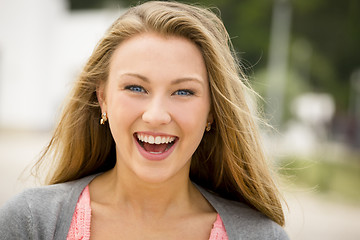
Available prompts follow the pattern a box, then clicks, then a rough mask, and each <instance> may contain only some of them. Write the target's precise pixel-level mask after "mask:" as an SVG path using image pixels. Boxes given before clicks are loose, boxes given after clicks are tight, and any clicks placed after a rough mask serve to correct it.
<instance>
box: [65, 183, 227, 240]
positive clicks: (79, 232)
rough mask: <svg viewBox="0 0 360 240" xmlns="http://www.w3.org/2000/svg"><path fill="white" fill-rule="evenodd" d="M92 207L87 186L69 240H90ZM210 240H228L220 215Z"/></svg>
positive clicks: (75, 213) (75, 214)
mask: <svg viewBox="0 0 360 240" xmlns="http://www.w3.org/2000/svg"><path fill="white" fill-rule="evenodd" d="M90 223H91V206H90V193H89V186H86V187H85V189H84V190H83V192H82V193H81V195H80V197H79V200H78V202H77V204H76V209H75V212H74V215H73V218H72V221H71V225H70V230H69V232H68V235H67V238H66V239H67V240H90ZM209 240H228V237H227V234H226V230H225V226H224V223H223V222H222V220H221V218H220V215H219V214H218V215H217V218H216V221H215V222H214V224H213V228H212V229H211V233H210V238H209Z"/></svg>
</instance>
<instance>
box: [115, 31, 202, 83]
mask: <svg viewBox="0 0 360 240" xmlns="http://www.w3.org/2000/svg"><path fill="white" fill-rule="evenodd" d="M114 71H115V72H116V71H136V73H140V74H145V75H147V74H149V75H151V74H154V73H156V74H157V75H159V74H161V73H163V75H167V76H168V77H183V76H182V75H185V74H198V75H201V76H202V77H203V78H204V79H207V73H206V66H205V62H204V59H203V56H202V53H201V51H200V50H199V48H198V46H197V45H196V44H195V43H193V42H192V41H190V40H188V39H186V38H184V37H178V36H163V35H159V34H155V33H143V34H139V35H136V36H134V37H132V38H130V39H127V40H125V41H123V42H122V43H121V44H120V45H119V46H118V47H117V49H116V50H115V51H114V53H113V56H112V58H111V62H110V74H111V73H112V72H114ZM149 77H151V76H149Z"/></svg>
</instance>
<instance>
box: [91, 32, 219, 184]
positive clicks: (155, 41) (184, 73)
mask: <svg viewBox="0 0 360 240" xmlns="http://www.w3.org/2000/svg"><path fill="white" fill-rule="evenodd" d="M98 97H99V102H100V105H101V108H102V111H103V112H107V115H108V121H109V126H110V130H111V133H112V135H113V138H114V140H115V143H116V154H117V163H116V164H117V166H116V167H117V169H118V170H119V171H121V174H125V175H123V176H129V177H130V176H132V177H137V178H140V179H141V180H143V181H147V182H163V181H166V180H169V179H171V178H173V177H176V176H177V177H181V176H182V177H188V174H189V173H188V172H189V168H190V160H191V156H192V155H193V153H194V152H195V150H196V148H197V147H198V145H199V143H200V141H201V139H202V136H203V134H204V129H205V126H206V123H207V122H208V121H210V122H211V121H212V119H211V115H210V94H209V83H208V78H207V72H206V67H205V63H204V59H203V57H202V54H201V52H200V50H199V49H198V48H197V46H196V45H195V44H194V43H192V42H191V41H189V40H187V39H185V38H181V37H174V36H168V37H164V36H160V35H157V34H154V33H144V34H140V35H137V36H135V37H132V38H130V39H128V40H126V41H124V42H123V43H121V44H120V46H119V47H118V48H117V49H116V51H115V52H114V54H113V56H112V59H111V63H110V69H109V77H108V81H107V83H106V84H105V86H100V88H99V91H98Z"/></svg>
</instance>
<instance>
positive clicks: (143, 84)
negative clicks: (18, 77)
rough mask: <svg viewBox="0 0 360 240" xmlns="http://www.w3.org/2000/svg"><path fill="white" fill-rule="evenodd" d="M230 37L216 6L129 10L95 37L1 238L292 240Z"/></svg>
mask: <svg viewBox="0 0 360 240" xmlns="http://www.w3.org/2000/svg"><path fill="white" fill-rule="evenodd" d="M238 66H239V64H238V62H237V61H236V58H235V57H234V54H233V50H232V45H231V43H230V40H229V36H228V34H227V32H226V30H225V27H224V26H223V24H222V22H221V21H220V20H219V18H218V17H217V16H216V15H215V14H214V13H212V12H211V11H209V10H206V9H202V8H199V7H194V6H189V5H185V4H180V3H175V2H147V3H144V4H142V5H139V6H136V7H133V8H130V9H129V10H128V11H127V12H126V13H125V14H124V15H123V16H121V17H120V18H119V19H118V20H116V21H115V22H114V24H113V25H112V26H111V27H110V29H109V30H108V32H107V33H106V34H105V36H104V37H103V39H101V41H100V42H99V43H98V45H97V47H96V48H95V50H94V52H93V54H92V56H91V57H90V59H89V60H88V62H87V64H86V66H85V67H84V69H83V71H82V73H81V75H80V77H79V79H78V81H77V82H76V84H75V86H74V89H73V91H72V93H71V96H70V97H69V101H68V102H67V104H66V106H65V109H64V111H63V114H62V117H61V120H60V122H59V124H58V126H57V128H56V131H55V133H54V136H53V138H52V140H51V142H50V144H49V146H48V147H47V149H46V151H45V153H44V155H43V157H42V158H41V160H40V162H39V164H42V163H44V161H45V160H46V159H52V161H53V164H54V167H53V168H52V169H54V170H53V171H52V172H51V174H50V178H49V182H48V183H49V186H46V187H40V188H36V189H30V190H27V191H25V192H23V193H22V194H20V195H18V196H17V197H15V198H14V199H12V200H11V201H9V202H8V203H7V204H6V205H5V206H3V208H2V209H1V210H0V235H1V236H2V237H4V239H90V238H91V239H287V235H286V233H285V232H284V230H283V228H282V227H281V226H283V225H284V215H283V211H282V207H281V202H280V200H279V193H278V190H277V188H276V186H275V184H274V182H273V180H272V178H271V174H270V171H269V167H268V166H267V164H266V161H265V159H264V155H263V151H262V147H261V144H260V141H259V137H258V132H257V129H256V126H255V123H254V119H253V116H252V115H251V113H250V111H249V108H248V106H247V103H246V97H245V96H246V95H247V93H248V91H250V90H249V89H248V88H247V87H246V84H245V82H246V78H245V76H244V74H243V73H242V71H241V70H240V69H239V67H238Z"/></svg>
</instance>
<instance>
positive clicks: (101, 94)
mask: <svg viewBox="0 0 360 240" xmlns="http://www.w3.org/2000/svg"><path fill="white" fill-rule="evenodd" d="M96 97H97V99H98V102H99V105H100V108H101V111H102V112H106V111H107V106H106V101H105V84H103V83H100V85H99V86H98V87H97V88H96Z"/></svg>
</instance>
